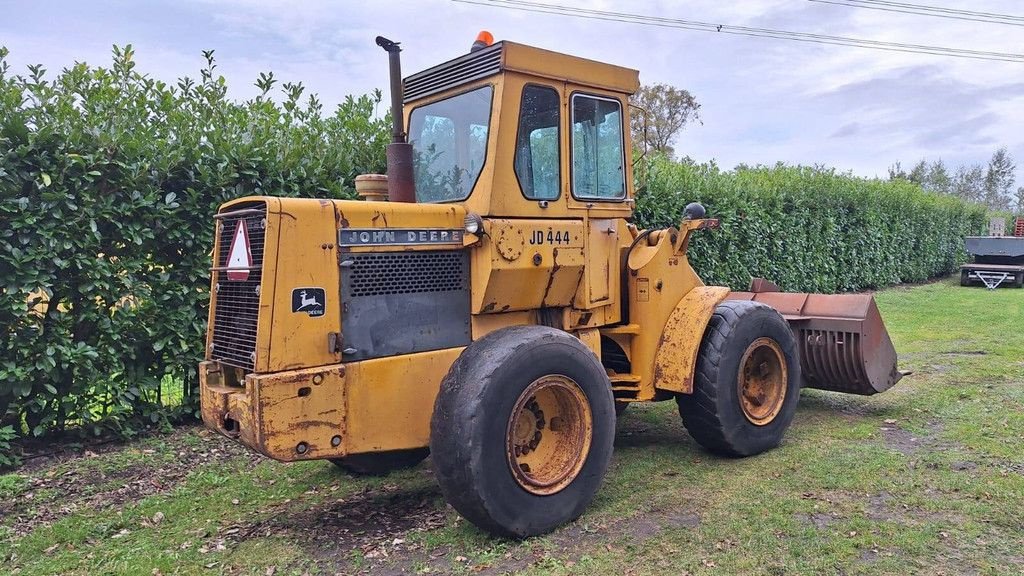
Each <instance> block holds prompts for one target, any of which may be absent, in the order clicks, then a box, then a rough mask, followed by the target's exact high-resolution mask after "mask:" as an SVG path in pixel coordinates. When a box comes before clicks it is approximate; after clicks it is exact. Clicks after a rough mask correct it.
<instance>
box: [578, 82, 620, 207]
mask: <svg viewBox="0 0 1024 576" xmlns="http://www.w3.org/2000/svg"><path fill="white" fill-rule="evenodd" d="M572 190H573V195H574V196H576V197H577V198H586V199H591V200H621V199H623V198H625V196H626V170H625V156H624V154H623V148H622V106H621V105H620V104H619V102H618V100H612V99H609V98H600V97H597V96H588V95H585V94H574V95H573V97H572Z"/></svg>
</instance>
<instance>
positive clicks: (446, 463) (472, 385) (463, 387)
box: [430, 326, 615, 538]
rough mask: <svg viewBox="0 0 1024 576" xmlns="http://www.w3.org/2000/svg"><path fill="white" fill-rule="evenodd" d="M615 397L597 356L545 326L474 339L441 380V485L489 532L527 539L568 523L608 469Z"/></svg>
mask: <svg viewBox="0 0 1024 576" xmlns="http://www.w3.org/2000/svg"><path fill="white" fill-rule="evenodd" d="M614 437H615V402H614V400H613V398H612V392H611V383H610V382H609V380H608V375H607V373H606V372H605V369H604V368H603V367H602V366H601V363H600V361H599V360H598V359H597V357H596V356H595V355H594V353H593V352H591V351H590V350H589V349H588V348H587V347H586V346H584V345H583V343H582V342H580V341H579V339H577V338H575V337H573V336H572V335H570V334H567V333H565V332H562V331H560V330H556V329H553V328H548V327H543V326H515V327H510V328H504V329H502V330H498V331H496V332H493V333H491V334H488V335H487V336H485V337H484V338H481V339H480V340H477V341H476V342H473V343H472V344H470V345H469V347H467V348H466V350H465V351H463V353H462V355H461V356H459V358H458V360H456V361H455V363H454V364H453V365H452V367H451V369H450V370H449V372H448V375H447V376H445V378H444V380H443V381H442V382H441V390H440V393H439V394H438V396H437V400H436V402H435V404H434V414H433V418H432V420H431V423H430V451H431V454H432V455H433V466H434V472H435V475H436V477H437V480H438V483H439V484H440V486H441V492H442V493H443V494H444V496H445V498H446V499H447V500H448V502H449V503H450V504H451V505H452V507H454V508H455V509H456V510H457V511H458V512H459V514H461V515H462V516H464V517H465V518H466V519H467V520H469V521H470V522H472V523H473V524H475V525H476V526H478V527H479V528H481V529H483V530H486V531H487V532H490V533H492V534H496V535H500V536H507V537H513V538H522V537H526V536H534V535H538V534H544V533H546V532H550V531H551V530H553V529H555V528H556V527H558V526H560V525H562V524H564V523H566V522H570V521H572V520H574V519H576V518H577V517H579V516H580V514H582V513H583V510H584V509H585V508H586V507H587V505H588V504H590V502H591V500H592V499H593V497H594V494H595V493H596V492H597V489H598V487H599V486H600V484H601V481H602V479H603V478H604V474H605V472H606V471H607V469H608V463H609V460H610V459H611V453H612V442H613V440H614Z"/></svg>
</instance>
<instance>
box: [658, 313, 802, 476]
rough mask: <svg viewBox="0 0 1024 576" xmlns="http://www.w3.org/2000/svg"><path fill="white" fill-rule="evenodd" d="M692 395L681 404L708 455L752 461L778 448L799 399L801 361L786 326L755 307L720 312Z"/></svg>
mask: <svg viewBox="0 0 1024 576" xmlns="http://www.w3.org/2000/svg"><path fill="white" fill-rule="evenodd" d="M694 376H695V377H694V385H693V394H691V395H679V396H677V397H676V402H677V403H678V405H679V414H680V416H682V418H683V425H684V426H686V429H687V430H688V431H689V432H690V435H691V436H693V438H694V439H695V440H696V441H697V442H698V443H700V445H701V446H704V447H705V448H707V449H708V450H710V451H712V452H715V453H717V454H722V455H725V456H752V455H754V454H760V453H761V452H764V451H766V450H770V449H771V448H774V447H775V446H777V445H778V444H779V442H780V441H781V440H782V436H783V434H784V433H785V431H786V429H787V428H788V427H789V424H790V423H791V422H792V421H793V415H794V413H795V412H796V405H797V401H798V400H799V397H800V361H799V357H798V356H797V352H796V342H795V339H794V337H793V333H792V332H791V331H790V329H789V326H788V325H787V323H786V320H785V319H783V318H782V316H781V315H780V314H779V313H778V312H776V311H775V310H774V309H772V308H770V307H768V306H765V305H764V304H760V303H757V302H750V301H739V300H727V301H725V302H722V303H721V304H719V305H718V307H717V308H716V309H715V313H714V314H713V315H712V317H711V321H710V322H709V323H708V327H707V329H706V330H705V332H704V340H703V342H701V346H700V352H699V354H698V356H697V370H696V374H695V375H694Z"/></svg>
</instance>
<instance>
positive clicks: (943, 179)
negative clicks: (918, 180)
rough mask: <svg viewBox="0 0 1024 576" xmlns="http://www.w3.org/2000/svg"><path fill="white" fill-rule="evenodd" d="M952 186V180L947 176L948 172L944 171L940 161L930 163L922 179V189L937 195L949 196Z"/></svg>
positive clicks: (943, 165)
mask: <svg viewBox="0 0 1024 576" xmlns="http://www.w3.org/2000/svg"><path fill="white" fill-rule="evenodd" d="M952 186H953V179H952V178H951V177H950V176H949V171H948V170H946V165H945V164H944V163H943V162H942V159H941V158H940V159H938V160H936V161H935V162H932V164H931V166H929V167H928V174H927V175H926V176H925V179H924V189H925V190H928V191H929V192H935V193H937V194H950V193H951V192H952Z"/></svg>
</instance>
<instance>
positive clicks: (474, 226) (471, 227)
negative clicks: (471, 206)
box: [465, 212, 484, 234]
mask: <svg viewBox="0 0 1024 576" xmlns="http://www.w3.org/2000/svg"><path fill="white" fill-rule="evenodd" d="M465 226H466V232H467V233H469V234H477V233H479V232H480V231H481V230H483V229H484V219H483V218H481V217H480V215H479V214H474V213H472V212H470V213H469V214H466V220H465Z"/></svg>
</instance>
